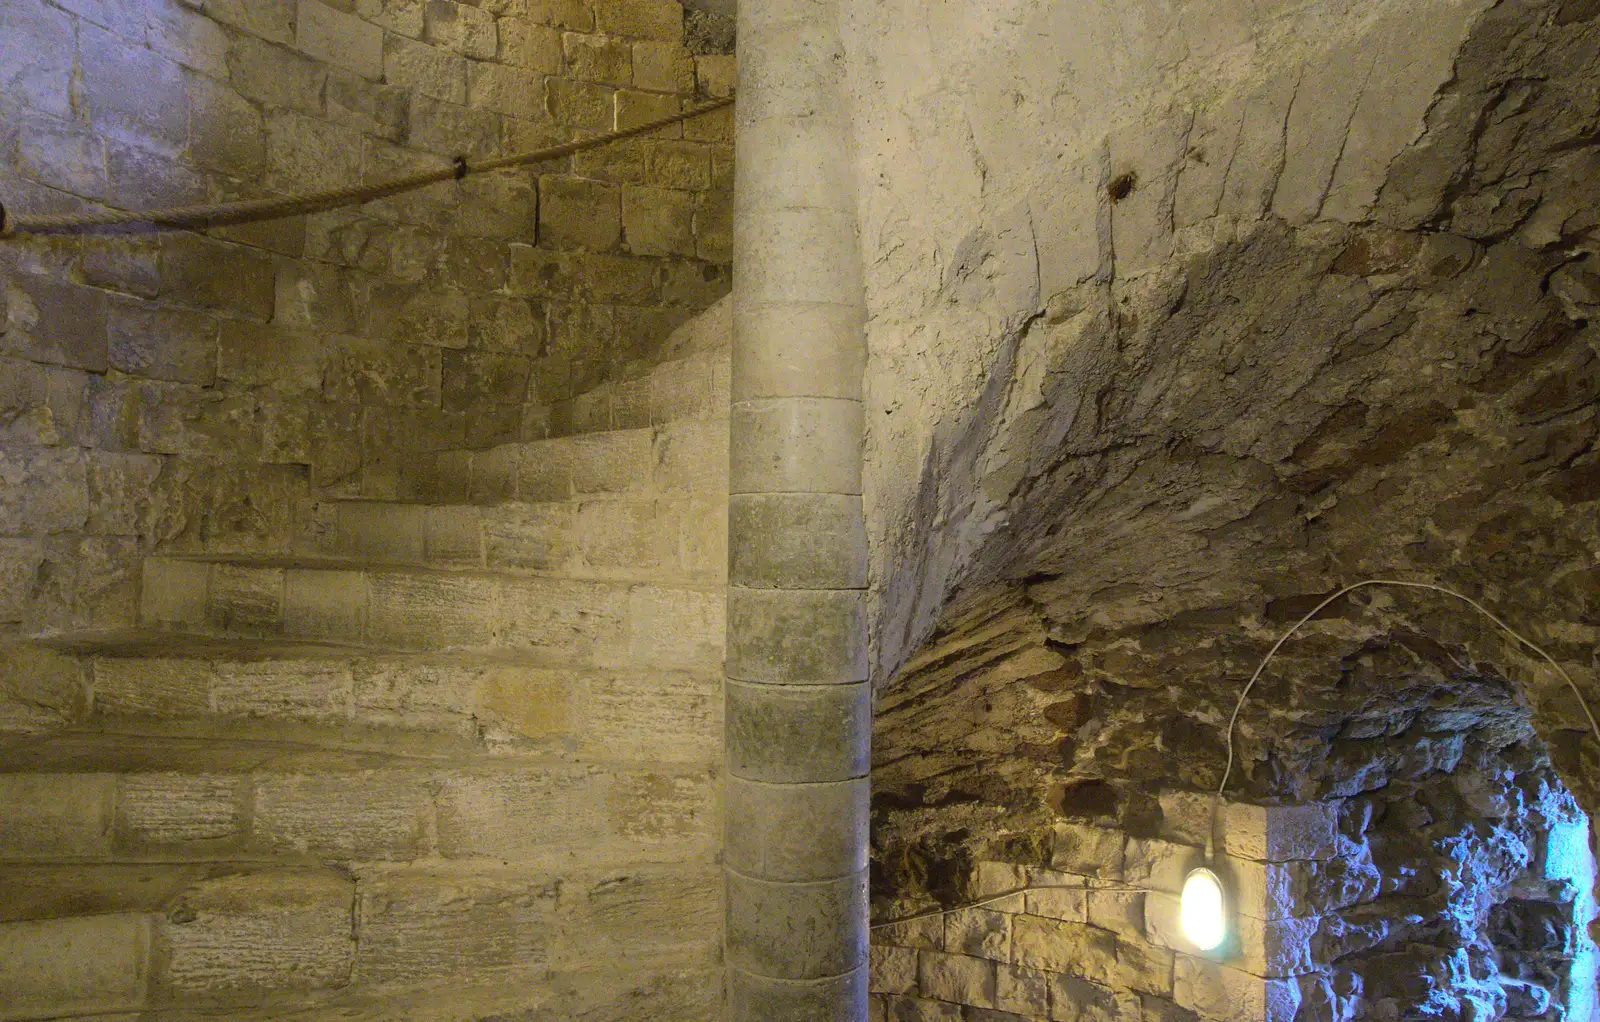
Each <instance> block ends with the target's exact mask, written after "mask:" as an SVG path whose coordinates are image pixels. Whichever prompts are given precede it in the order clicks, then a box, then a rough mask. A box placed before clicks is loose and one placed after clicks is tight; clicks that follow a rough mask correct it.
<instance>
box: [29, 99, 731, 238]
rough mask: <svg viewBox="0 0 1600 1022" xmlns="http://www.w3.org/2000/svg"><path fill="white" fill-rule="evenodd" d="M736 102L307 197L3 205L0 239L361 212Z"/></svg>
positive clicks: (716, 102) (713, 103) (715, 103)
mask: <svg viewBox="0 0 1600 1022" xmlns="http://www.w3.org/2000/svg"><path fill="white" fill-rule="evenodd" d="M734 99H735V97H733V96H728V97H726V98H724V99H717V100H713V101H711V102H709V103H703V104H701V105H700V106H697V107H695V108H693V109H691V110H685V111H682V112H680V113H676V114H672V115H670V116H668V117H662V118H659V119H657V120H654V121H648V122H646V123H644V124H638V125H635V126H634V127H631V128H621V129H619V130H617V131H612V132H608V133H606V134H604V135H595V136H593V137H590V138H581V139H577V140H576V141H572V142H564V143H562V144H561V145H557V146H549V147H546V148H544V149H530V150H526V151H524V152H520V153H512V154H510V155H508V156H497V157H495V158H493V159H488V160H476V161H475V160H469V159H467V158H466V157H465V156H457V157H456V158H455V160H453V161H452V162H451V164H450V166H448V167H441V168H439V169H437V170H428V171H423V172H421V173H417V174H410V175H407V176H406V177H397V178H391V179H390V180H388V181H379V182H375V183H373V184H366V185H352V186H349V187H345V188H330V189H326V190H324V191H320V192H308V193H306V194H303V195H285V196H279V197H276V198H269V199H245V200H241V201H239V202H214V203H204V204H199V205H192V206H169V207H166V208H164V209H135V210H116V209H108V210H100V211H98V212H94V213H42V214H32V215H27V216H12V215H10V214H9V213H8V212H7V211H6V208H5V206H4V205H0V238H9V237H13V236H15V235H18V234H66V233H76V232H79V231H84V230H86V229H92V228H102V227H130V226H137V225H144V226H149V227H154V228H157V229H161V230H188V229H195V228H203V227H217V226H221V225H224V224H238V223H250V222H253V221H257V220H274V219H277V218H279V217H285V216H296V215H299V214H301V213H316V212H321V211H322V210H327V209H335V208H338V207H340V206H355V205H360V204H362V203H366V202H371V201H372V200H374V199H382V198H387V197H388V196H390V195H398V194H399V193H401V192H409V191H415V190H416V189H418V188H423V187H426V186H428V185H431V184H438V183H439V182H441V181H460V180H462V179H463V178H466V177H469V176H471V175H473V174H483V173H488V172H489V171H495V170H504V169H505V168H507V167H517V166H522V165H524V164H529V163H544V162H545V161H547V160H555V159H560V158H561V157H563V156H571V155H572V154H573V153H580V152H583V151H584V150H586V149H594V148H598V147H599V146H602V145H605V144H607V143H609V142H616V141H619V140H621V139H625V138H633V137H634V136H636V135H644V134H648V133H649V132H652V131H655V130H657V129H659V128H664V127H667V126H668V125H672V124H677V123H678V122H680V121H687V120H690V119H692V118H695V117H699V116H701V115H702V114H708V113H710V112H712V111H713V110H720V109H722V108H723V107H726V106H731V105H732V104H733V102H734Z"/></svg>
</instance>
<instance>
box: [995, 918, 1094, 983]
mask: <svg viewBox="0 0 1600 1022" xmlns="http://www.w3.org/2000/svg"><path fill="white" fill-rule="evenodd" d="M1116 960H1117V939H1116V936H1115V935H1114V934H1112V933H1111V932H1110V931H1107V930H1100V929H1096V928H1095V927H1092V926H1085V925H1084V924H1082V923H1068V922H1063V921H1061V920H1058V919H1044V918H1040V917H1037V916H1027V915H1021V916H1014V917H1013V918H1012V920H1011V964H1013V965H1024V966H1027V967H1028V968H1031V969H1043V970H1045V971H1046V972H1067V973H1070V974H1072V975H1074V976H1081V977H1082V978H1084V979H1088V980H1093V981H1094V982H1096V983H1108V982H1110V977H1111V974H1112V971H1113V970H1114V969H1115V967H1116Z"/></svg>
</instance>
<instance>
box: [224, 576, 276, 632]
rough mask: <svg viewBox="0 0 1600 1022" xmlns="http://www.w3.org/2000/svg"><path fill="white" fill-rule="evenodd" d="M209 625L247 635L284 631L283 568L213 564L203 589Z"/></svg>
mask: <svg viewBox="0 0 1600 1022" xmlns="http://www.w3.org/2000/svg"><path fill="white" fill-rule="evenodd" d="M205 624H206V626H207V627H208V628H214V629H222V630H224V631H237V632H243V633H246V634H276V633H278V632H281V631H282V630H283V569H281V568H256V567H250V566H244V565H234V564H214V565H212V566H211V575H210V578H209V580H208V582H207V588H206V616H205Z"/></svg>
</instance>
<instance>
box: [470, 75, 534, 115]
mask: <svg viewBox="0 0 1600 1022" xmlns="http://www.w3.org/2000/svg"><path fill="white" fill-rule="evenodd" d="M467 104H468V105H469V106H471V107H473V108H475V109H478V110H488V111H491V112H493V113H497V114H505V115H506V116H508V117H522V118H526V119H529V120H534V119H540V117H541V114H542V113H543V110H542V107H543V104H544V89H543V88H542V85H541V83H540V81H539V76H537V75H535V74H534V73H533V72H531V71H523V70H522V69H520V68H515V67H506V66H505V65H503V64H480V63H477V62H470V63H468V65H467Z"/></svg>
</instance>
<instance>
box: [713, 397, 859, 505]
mask: <svg viewBox="0 0 1600 1022" xmlns="http://www.w3.org/2000/svg"><path fill="white" fill-rule="evenodd" d="M731 421H732V428H733V429H735V430H737V431H738V433H739V436H740V438H741V442H740V444H739V446H738V447H737V448H734V449H733V450H732V456H731V463H730V469H729V486H730V490H731V491H732V492H734V493H772V492H785V491H787V492H813V493H859V492H861V458H860V457H859V455H858V453H857V452H859V450H860V448H861V436H862V406H861V404H860V403H859V402H856V401H837V400H807V399H801V398H772V399H764V400H757V401H741V402H739V403H738V404H736V405H734V407H733V409H732V413H731Z"/></svg>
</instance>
